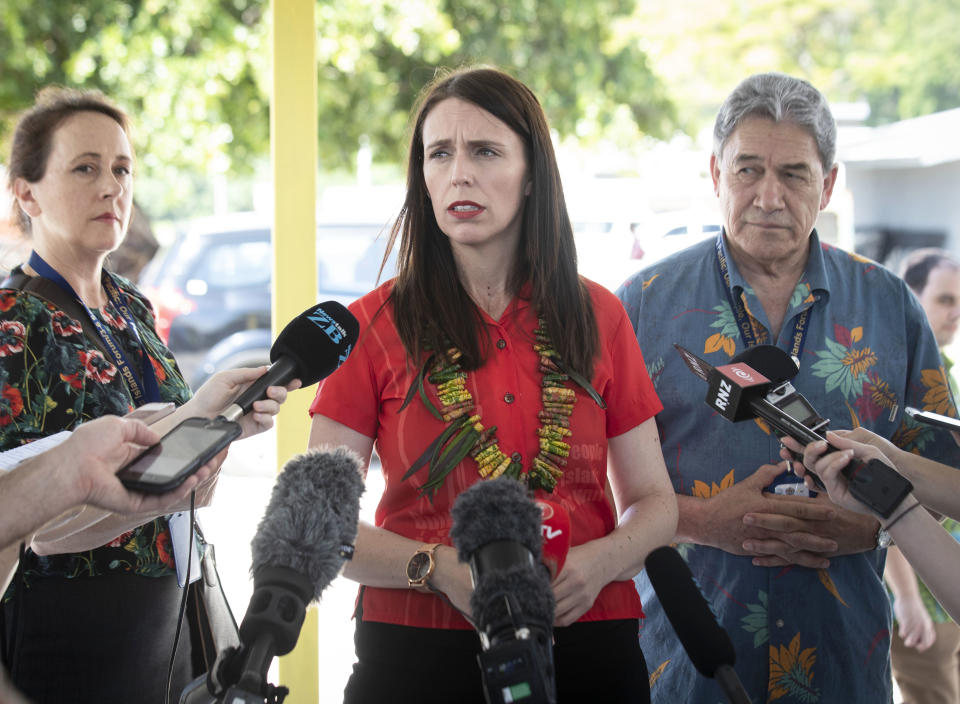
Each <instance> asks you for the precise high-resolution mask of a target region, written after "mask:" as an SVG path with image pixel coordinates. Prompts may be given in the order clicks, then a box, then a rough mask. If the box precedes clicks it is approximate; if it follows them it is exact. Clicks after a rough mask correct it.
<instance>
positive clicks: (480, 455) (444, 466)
mask: <svg viewBox="0 0 960 704" xmlns="http://www.w3.org/2000/svg"><path fill="white" fill-rule="evenodd" d="M533 349H534V350H535V351H536V352H537V354H538V355H539V356H540V363H539V369H540V374H541V375H542V380H541V384H540V386H541V399H542V405H541V408H540V411H539V413H538V414H537V418H539V420H540V426H539V427H538V428H537V431H536V432H537V436H538V438H539V443H540V450H539V452H538V453H537V455H536V457H534V458H533V461H532V462H531V463H530V467H529V469H528V470H527V471H524V468H523V464H522V463H521V462H517V461H516V460H514V459H513V457H511V456H510V455H508V454H506V453H505V452H504V451H503V450H501V449H500V442H499V441H498V440H497V436H496V431H497V426H495V425H494V426H492V427H490V428H485V427H484V426H483V423H482V422H481V420H480V415H479V414H478V413H474V411H475V410H476V409H475V406H474V403H473V396H472V395H471V394H470V391H469V390H468V389H467V372H465V371H463V370H462V369H461V367H460V363H459V360H460V357H461V352H460V350H458V349H457V348H456V347H453V346H450V347H448V348H447V349H446V351H444V352H443V353H433V354H431V355H430V357H429V358H428V359H427V361H426V362H425V363H424V365H423V368H422V369H421V370H420V373H419V374H418V375H417V378H416V379H415V380H414V381H413V383H412V384H411V385H410V389H409V391H408V392H407V396H406V398H405V399H404V402H403V405H402V406H400V411H402V410H403V409H404V408H406V407H407V405H408V404H409V403H410V401H412V400H413V397H414V396H415V395H416V394H417V393H419V395H420V398H421V400H422V401H423V403H424V405H425V406H426V407H427V410H429V411H430V413H431V414H432V415H433V416H434V417H435V418H436V419H437V420H440V421H443V422H444V423H447V427H446V429H445V430H444V431H443V432H442V433H441V434H440V435H439V436H438V437H437V439H436V440H434V441H433V442H432V443H430V445H429V446H428V447H427V449H426V451H425V452H424V453H423V454H422V455H421V456H420V458H419V459H417V461H416V462H414V463H413V466H411V467H410V469H409V470H407V473H406V474H404V475H403V479H404V480H406V479H408V478H409V477H411V476H413V475H414V474H415V473H416V472H417V471H419V470H420V468H421V467H423V466H424V465H427V466H429V470H428V472H427V480H426V482H424V484H423V485H422V486H421V487H420V495H421V496H423V495H424V494H429V496H430V498H431V500H432V499H433V494H435V493H436V491H437V490H438V489H439V488H440V487H441V486H442V485H443V482H444V480H445V479H446V477H447V475H448V474H449V473H450V472H451V471H453V468H454V467H456V466H457V465H458V464H460V462H461V461H462V460H463V459H464V458H465V457H466V456H467V455H470V456H471V457H472V458H473V459H474V461H475V462H476V463H477V471H478V472H479V474H480V476H481V477H482V478H484V479H496V478H497V477H499V476H508V477H513V478H514V479H518V480H520V481H522V482H524V483H525V484H526V485H527V486H528V487H529V488H530V489H531V490H533V489H543V490H545V491H548V492H552V491H553V488H554V487H555V486H556V485H557V480H559V479H560V477H561V476H563V469H562V468H563V467H564V466H566V464H567V457H568V456H569V455H570V445H569V444H568V443H567V442H566V441H565V439H564V438H567V437H569V436H570V435H571V434H572V433H571V430H570V415H571V414H572V413H573V406H574V404H575V403H576V400H577V396H576V392H575V391H574V390H573V389H571V388H568V387H567V386H566V384H565V382H566V381H568V380H569V379H573V381H574V382H576V383H577V384H578V385H580V386H581V387H583V389H584V390H585V391H586V392H587V393H588V394H590V397H591V398H593V400H594V401H595V402H596V403H597V405H598V406H600V408H606V404H605V403H604V401H603V399H602V398H601V397H600V394H598V393H597V392H596V390H595V389H594V388H593V387H592V386H591V385H590V382H589V381H587V380H586V379H585V378H584V377H583V376H581V375H580V374H579V373H577V372H576V371H574V370H572V369H570V368H568V367H567V365H566V364H564V362H563V361H562V360H561V359H560V356H559V355H558V353H557V351H556V350H555V349H554V348H553V343H552V341H551V340H550V334H549V333H548V332H547V327H546V324H545V323H544V321H543V318H538V320H537V329H536V330H534V344H533ZM424 378H426V379H427V380H428V381H429V382H430V383H431V384H433V385H434V386H435V388H436V394H437V398H438V399H439V401H440V405H441V407H442V408H441V409H440V410H439V411H438V410H437V408H436V407H435V406H434V404H433V403H432V402H431V401H430V399H429V397H428V396H427V394H426V391H425V389H424V385H423V380H424ZM398 413H399V411H398Z"/></svg>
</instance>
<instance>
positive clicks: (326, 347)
mask: <svg viewBox="0 0 960 704" xmlns="http://www.w3.org/2000/svg"><path fill="white" fill-rule="evenodd" d="M359 334H360V323H358V322H357V319H356V318H355V317H353V313H351V312H350V311H349V310H347V309H346V308H344V307H343V306H342V305H341V304H339V303H337V302H336V301H327V302H326V303H318V304H317V305H315V306H312V307H311V308H308V309H307V310H305V311H303V312H302V313H301V314H300V315H298V316H297V317H296V318H294V319H293V320H291V321H290V322H289V323H287V325H286V327H284V328H283V330H281V331H280V334H279V335H277V339H276V340H275V341H274V343H273V347H271V348H270V361H271V362H272V364H271V365H270V367H269V368H268V369H267V371H266V372H265V373H264V374H263V376H261V377H260V378H258V379H257V380H256V381H254V382H253V383H252V384H250V386H248V387H247V388H246V389H244V391H243V393H241V394H240V396H238V397H237V400H236V401H234V402H233V403H232V404H230V405H229V406H228V407H227V409H226V410H225V411H224V412H223V414H222V415H223V417H224V418H226V419H227V420H237V419H238V418H240V416H243V415H246V414H247V413H249V412H250V409H251V408H253V404H254V402H255V401H259V400H260V399H262V398H266V391H267V387H268V386H283V385H285V384H287V383H288V382H290V381H292V380H293V379H300V381H302V382H303V386H304V387H307V386H312V385H313V384H316V383H317V382H318V381H320V380H321V379H323V378H325V377H328V376H330V375H331V374H333V372H335V371H336V370H337V367H339V366H340V365H341V364H343V363H344V362H345V361H346V359H347V356H348V355H349V354H350V351H351V350H352V349H353V345H354V343H356V341H357V337H358V335H359Z"/></svg>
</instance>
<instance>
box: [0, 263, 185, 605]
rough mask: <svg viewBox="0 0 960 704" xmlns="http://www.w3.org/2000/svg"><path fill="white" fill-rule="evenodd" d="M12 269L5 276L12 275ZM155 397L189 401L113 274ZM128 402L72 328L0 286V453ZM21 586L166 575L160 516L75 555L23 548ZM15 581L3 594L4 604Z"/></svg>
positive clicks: (143, 309) (107, 366)
mask: <svg viewBox="0 0 960 704" xmlns="http://www.w3.org/2000/svg"><path fill="white" fill-rule="evenodd" d="M16 272H17V270H15V273H16ZM116 279H117V281H118V282H119V284H120V289H121V290H122V291H123V292H124V293H125V294H126V296H127V297H128V299H129V306H130V312H131V313H132V315H133V317H134V319H135V320H136V322H137V329H138V330H137V331H138V332H139V335H140V339H141V341H142V343H143V346H144V347H145V348H146V353H147V358H148V359H149V361H150V363H151V364H152V365H153V368H154V372H155V373H156V377H157V382H158V384H159V387H160V395H161V397H162V399H163V400H164V401H172V402H174V403H176V404H177V405H180V404H182V403H184V402H185V401H187V400H188V399H189V398H190V395H191V393H190V388H189V387H188V386H187V384H186V382H185V381H184V379H183V376H182V375H181V373H180V370H179V369H178V368H177V365H176V362H175V361H174V359H173V355H172V354H171V352H170V350H169V349H167V347H166V346H165V345H164V344H163V343H162V342H161V341H160V339H159V337H158V336H157V333H156V329H155V327H154V317H153V312H152V309H151V307H150V304H149V302H148V301H147V300H146V299H145V298H144V297H143V296H142V294H140V293H139V292H138V291H137V290H136V288H134V286H133V284H131V283H130V282H129V281H127V280H125V279H123V278H121V277H116ZM94 314H95V315H97V316H98V317H99V319H100V321H101V322H102V323H103V324H104V325H105V326H107V328H108V329H109V330H110V332H111V334H112V335H113V337H114V339H115V340H116V342H117V343H118V344H119V345H120V346H121V347H122V348H123V350H124V352H125V353H126V355H127V358H128V359H129V360H131V365H132V366H133V367H134V369H135V370H136V369H137V368H138V367H139V366H140V364H141V363H142V362H141V359H142V357H141V355H140V344H138V343H137V341H136V338H135V336H134V335H133V334H132V332H131V331H130V329H129V327H128V325H127V323H126V321H125V320H124V318H123V316H122V315H120V314H119V313H118V312H117V310H115V308H114V307H113V305H112V304H111V303H107V304H106V305H105V306H104V307H103V309H101V310H95V311H94ZM133 408H134V404H133V399H132V397H131V395H130V392H129V391H128V389H127V386H126V384H125V383H124V381H123V379H122V377H121V375H120V374H119V373H118V371H117V367H116V366H115V365H114V364H113V363H112V362H111V361H110V360H109V359H108V358H107V357H106V356H105V355H104V354H103V352H102V351H101V350H100V348H99V347H98V346H97V344H96V343H95V342H93V341H91V340H89V339H88V338H87V337H85V335H84V333H83V327H82V326H81V324H80V322H79V321H77V320H74V319H73V318H71V317H70V316H69V315H68V314H67V313H65V312H64V311H62V310H60V309H59V308H58V307H57V306H56V305H54V304H53V303H50V302H49V301H47V300H46V299H44V298H41V297H39V296H36V295H34V294H32V293H27V292H24V291H19V290H15V289H0V451H3V450H9V449H11V448H13V447H16V446H18V445H22V444H23V443H27V442H30V441H32V440H36V439H37V438H41V437H44V436H47V435H52V434H54V433H57V432H59V431H61V430H70V429H72V428H74V427H75V426H76V425H78V424H79V423H82V422H83V421H86V420H92V419H94V418H98V417H100V416H103V415H110V414H113V415H124V414H126V413H128V412H130V411H132V410H133ZM21 569H22V570H24V576H25V579H26V581H27V583H28V584H29V582H30V581H31V580H32V579H36V578H37V577H39V576H58V577H95V576H97V575H101V574H105V573H107V572H112V571H123V572H130V573H133V574H137V575H141V576H145V577H159V576H164V575H168V574H172V573H173V572H174V564H173V551H172V549H171V544H170V531H169V529H168V528H167V521H166V519H165V518H158V519H155V520H153V521H150V522H148V523H146V524H144V525H142V526H140V527H139V528H135V529H134V530H131V531H128V532H126V533H124V534H123V535H119V536H117V537H116V538H114V539H113V540H111V541H110V542H109V543H107V544H106V545H103V546H102V547H99V548H96V549H94V550H88V551H86V552H83V553H73V554H62V555H50V556H39V555H35V554H34V553H33V552H32V551H30V550H28V551H27V555H26V557H25V559H24V561H23V564H22V565H21ZM17 581H18V580H14V583H13V585H12V586H11V587H10V589H8V591H7V593H6V595H5V596H4V600H6V599H9V598H10V596H11V594H12V591H13V590H14V589H15V587H16V584H17Z"/></svg>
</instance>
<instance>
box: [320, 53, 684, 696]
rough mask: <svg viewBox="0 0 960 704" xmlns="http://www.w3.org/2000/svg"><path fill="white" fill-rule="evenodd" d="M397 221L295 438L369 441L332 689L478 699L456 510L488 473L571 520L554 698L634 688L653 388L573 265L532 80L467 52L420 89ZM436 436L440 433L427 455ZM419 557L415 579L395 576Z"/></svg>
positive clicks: (617, 307) (639, 686)
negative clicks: (344, 666)
mask: <svg viewBox="0 0 960 704" xmlns="http://www.w3.org/2000/svg"><path fill="white" fill-rule="evenodd" d="M398 237H399V239H400V253H399V263H398V275H397V277H396V278H395V279H393V280H391V281H388V282H387V283H385V284H384V285H382V286H380V287H379V288H378V289H376V290H375V291H373V292H371V293H370V294H368V295H367V296H365V297H363V298H361V299H360V300H359V301H357V302H356V303H354V304H353V305H352V307H351V310H352V311H353V313H354V314H355V315H356V316H357V318H358V319H359V320H360V325H361V335H360V340H359V342H358V343H357V345H356V349H355V350H354V351H353V353H352V354H351V355H350V357H349V359H348V360H347V361H346V362H345V363H344V365H343V366H342V367H341V368H340V369H339V370H338V371H337V372H336V373H335V374H333V375H332V376H330V377H328V378H327V379H326V380H325V381H324V382H323V383H322V384H321V386H320V388H319V389H318V391H317V397H316V399H315V401H314V403H313V405H312V406H311V413H312V414H313V427H312V431H311V435H310V445H311V446H316V445H321V444H335V445H347V446H349V447H351V448H353V449H354V450H356V451H357V452H358V453H359V454H360V455H361V457H363V458H365V459H369V457H370V454H371V451H372V450H373V447H374V444H376V449H377V453H378V455H379V457H380V461H381V466H382V471H383V475H384V480H385V490H384V494H383V497H382V499H381V501H380V504H379V506H378V508H377V512H376V520H375V525H369V524H361V526H360V530H359V535H358V537H357V545H356V554H355V556H354V559H353V561H352V562H350V563H348V566H347V568H346V570H345V574H346V576H347V577H349V578H351V579H354V580H356V581H357V582H359V583H360V584H361V585H363V586H362V587H361V590H360V595H359V598H358V603H357V614H356V615H357V633H356V648H357V656H358V663H357V664H356V666H355V668H354V673H353V675H352V677H351V679H350V681H349V683H348V685H347V688H346V698H345V701H346V702H348V703H350V704H353V703H356V702H383V701H391V702H407V701H409V702H417V704H423V702H429V701H437V702H483V701H484V699H483V691H482V687H481V679H480V670H479V668H478V666H477V662H476V655H477V653H478V652H480V642H479V639H478V637H477V635H476V633H474V632H473V631H472V630H470V624H469V623H468V622H467V620H466V619H465V618H464V617H463V616H462V615H461V612H463V613H468V612H469V599H470V594H471V591H472V587H471V581H470V572H469V569H468V567H467V566H466V565H465V564H463V563H459V562H458V561H457V556H456V551H455V549H454V548H453V547H451V540H450V535H449V532H450V526H451V523H452V521H451V517H450V508H451V506H452V505H453V502H454V500H455V499H456V497H457V496H458V495H459V494H460V493H461V492H462V491H463V490H464V489H466V488H467V487H469V486H470V485H472V484H474V483H475V482H478V481H481V480H482V479H489V478H493V477H497V476H501V475H505V476H511V477H514V478H516V479H517V480H518V481H521V482H524V483H525V484H526V485H527V487H528V488H529V489H530V490H531V491H532V492H535V494H534V495H535V496H539V497H544V496H549V499H550V501H552V502H554V503H557V504H560V505H561V506H563V507H564V508H565V509H566V510H567V512H568V513H569V515H570V517H571V530H570V532H571V545H572V547H571V548H570V551H569V554H568V555H567V557H566V563H565V565H564V567H563V569H562V570H561V571H560V573H559V574H557V575H556V576H555V577H554V578H553V582H552V589H553V595H554V597H555V600H556V617H555V623H554V626H555V628H554V660H555V667H556V683H557V694H558V700H559V701H561V702H573V701H604V702H621V701H622V702H631V703H634V702H639V701H648V700H649V691H648V688H647V672H646V666H645V664H644V661H643V655H642V653H641V652H640V647H639V644H638V619H639V618H640V617H641V616H642V611H641V605H640V601H639V598H638V596H637V593H636V590H635V589H634V586H633V583H632V581H631V579H632V577H633V576H634V575H635V574H636V573H637V572H639V571H640V570H641V569H642V567H643V561H644V559H645V558H646V556H647V554H648V553H649V552H650V550H652V549H654V548H656V547H658V546H660V545H663V544H665V543H668V542H669V541H670V540H671V539H672V538H673V535H674V531H675V529H676V525H677V507H676V498H675V496H674V492H673V488H672V486H671V484H670V482H669V479H668V477H667V472H666V468H665V466H664V461H663V456H662V454H661V451H660V444H659V437H658V434H657V429H656V425H655V422H654V418H653V416H654V415H655V414H656V413H657V412H658V411H659V410H660V408H661V405H660V401H659V399H658V398H657V396H656V394H655V392H654V390H653V386H652V384H651V382H650V379H649V377H648V375H647V372H646V367H645V365H644V362H643V357H642V355H641V353H640V348H639V345H638V344H637V340H636V338H635V336H634V334H633V330H632V328H631V326H630V323H629V321H628V320H627V317H626V314H625V313H624V311H623V308H622V306H621V304H620V302H619V301H618V300H617V299H616V298H615V297H614V296H613V295H612V294H611V293H610V292H608V291H607V290H606V289H604V288H603V287H601V286H599V285H597V284H595V283H593V282H590V281H587V280H585V279H582V278H580V277H579V276H578V275H577V268H576V250H575V246H574V240H573V232H572V229H571V226H570V221H569V218H568V215H567V209H566V205H565V202H564V198H563V190H562V187H561V184H560V176H559V171H558V169H557V164H556V158H555V156H554V152H553V147H552V144H551V140H550V133H549V129H548V127H547V122H546V118H545V116H544V114H543V110H542V108H541V107H540V105H539V103H538V101H537V99H536V97H535V96H534V95H533V93H532V92H531V91H530V90H529V89H528V88H527V87H526V86H524V85H523V84H522V83H520V82H519V81H517V80H515V79H513V78H511V77H510V76H508V75H506V74H504V73H502V72H499V71H496V70H493V69H470V70H462V71H458V72H454V73H452V74H449V75H446V76H441V77H440V78H438V79H437V80H436V81H435V82H434V83H433V84H432V85H431V86H430V87H428V89H427V90H426V91H425V93H424V98H423V100H422V103H421V105H420V108H419V111H418V113H417V118H416V122H415V125H414V130H413V139H412V144H411V148H410V158H409V164H408V172H407V196H406V201H405V203H404V206H403V209H402V211H401V213H400V216H399V218H398V219H397V222H396V224H395V225H394V228H393V232H392V234H391V238H390V242H389V243H388V247H387V250H388V251H389V250H390V249H391V248H392V246H393V243H394V242H395V241H396V239H397V238H398ZM421 372H422V373H421ZM434 441H438V442H440V443H441V446H442V447H444V448H445V451H444V452H440V453H437V455H436V458H435V459H434V460H432V461H431V460H429V459H427V460H426V461H425V462H421V461H420V460H423V459H424V455H425V454H426V456H427V457H429V455H430V453H425V450H426V449H427V448H428V447H429V446H431V444H432V443H434ZM421 465H422V466H421ZM412 469H414V470H415V471H414V472H413V473H412V474H409V472H410V470H412ZM405 475H409V476H406V478H405ZM608 489H609V490H608ZM611 492H612V493H611ZM611 499H612V501H611ZM617 511H619V514H618V513H617ZM437 543H439V544H440V545H439V547H435V545H434V544H437ZM418 553H421V554H420V555H418V557H417V558H416V560H417V561H419V562H421V563H423V564H425V565H427V568H426V576H425V578H423V579H421V580H415V579H410V578H409V577H408V572H407V565H408V562H410V561H411V559H412V558H413V556H414V555H416V554H418Z"/></svg>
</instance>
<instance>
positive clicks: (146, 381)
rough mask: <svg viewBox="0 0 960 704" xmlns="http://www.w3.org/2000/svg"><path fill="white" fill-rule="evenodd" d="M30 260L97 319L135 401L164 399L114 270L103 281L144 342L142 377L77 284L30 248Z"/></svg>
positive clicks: (137, 402)
mask: <svg viewBox="0 0 960 704" xmlns="http://www.w3.org/2000/svg"><path fill="white" fill-rule="evenodd" d="M27 263H28V264H29V265H30V268H31V269H33V270H34V271H35V272H37V273H38V274H40V276H42V277H44V278H46V279H50V280H51V281H53V282H54V283H55V284H56V285H57V286H59V287H60V288H61V289H63V291H64V292H65V293H67V294H69V295H70V296H72V297H73V298H74V299H75V300H76V301H77V303H79V304H80V305H81V306H83V310H84V311H85V312H86V314H87V317H88V318H90V322H91V323H93V326H94V327H95V328H96V329H97V333H99V335H100V339H102V340H103V344H104V346H105V347H106V348H107V350H108V351H109V352H110V356H111V357H113V360H112V361H113V363H114V364H115V365H116V366H117V369H119V370H120V375H121V376H122V377H123V380H124V381H125V382H126V384H127V388H128V389H129V390H130V395H131V396H132V397H133V402H134V404H136V405H137V406H142V405H143V404H145V403H150V402H151V401H162V400H163V398H162V397H161V396H160V385H159V383H158V382H157V375H156V373H155V372H154V370H153V363H152V362H151V361H150V359H149V357H148V356H147V353H146V347H145V346H144V344H143V340H142V339H141V338H140V332H139V331H138V330H137V323H136V320H135V319H134V317H133V314H132V313H131V312H130V305H129V303H128V301H127V296H126V294H124V293H123V291H121V290H120V288H119V287H118V286H117V283H116V281H114V279H113V277H112V276H111V275H110V273H109V272H107V271H103V272H102V274H101V283H102V284H103V289H104V290H105V291H106V292H107V298H109V299H110V302H111V303H112V304H113V307H114V308H115V309H116V310H117V312H119V313H120V315H121V316H122V317H123V319H124V321H125V322H126V323H127V327H128V328H129V329H130V332H131V333H132V334H133V337H134V339H135V340H136V341H137V344H139V346H140V361H141V367H142V378H141V376H138V375H137V373H136V372H135V371H134V369H133V367H132V366H131V365H130V363H129V362H128V361H127V355H126V354H125V353H124V351H123V349H121V347H120V345H119V344H117V342H116V340H114V339H113V335H111V334H110V331H109V330H107V327H106V326H105V325H104V324H103V323H102V322H100V319H99V318H97V316H95V315H94V314H93V311H91V310H90V308H88V307H87V304H86V303H84V302H83V300H81V298H80V296H78V295H77V292H76V291H74V290H73V286H71V285H70V284H69V283H68V282H67V280H66V279H65V278H63V277H62V276H61V275H60V274H59V272H57V270H56V269H54V268H53V267H52V266H50V265H49V264H47V263H46V262H45V261H44V260H43V258H42V257H41V256H40V255H39V254H37V253H36V252H30V259H29V260H28V261H27Z"/></svg>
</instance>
